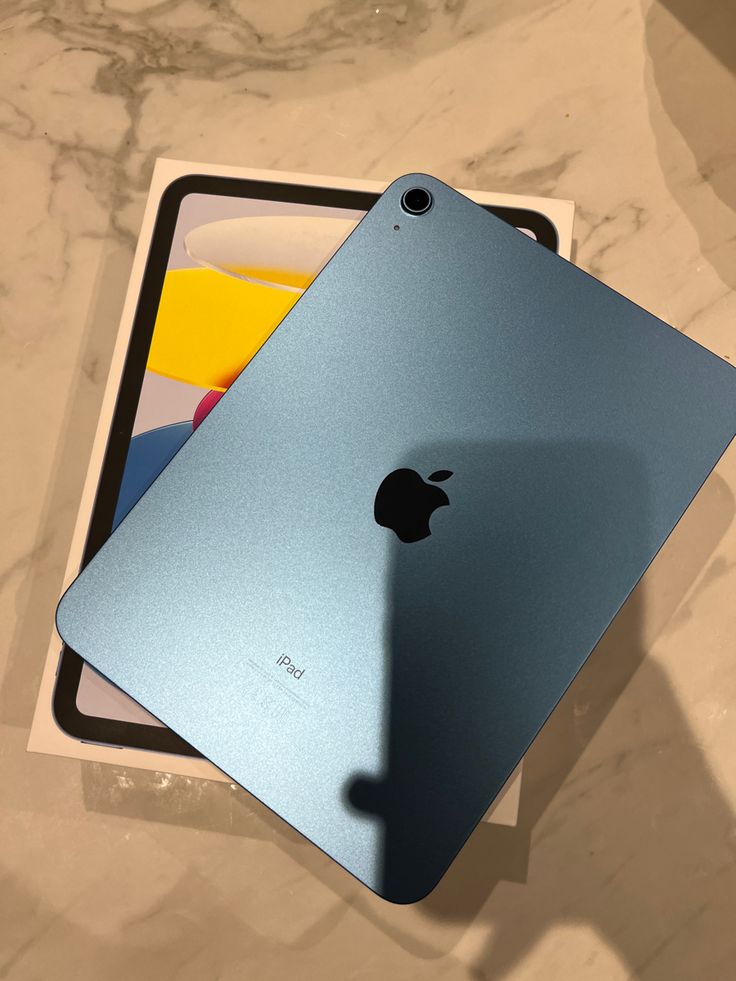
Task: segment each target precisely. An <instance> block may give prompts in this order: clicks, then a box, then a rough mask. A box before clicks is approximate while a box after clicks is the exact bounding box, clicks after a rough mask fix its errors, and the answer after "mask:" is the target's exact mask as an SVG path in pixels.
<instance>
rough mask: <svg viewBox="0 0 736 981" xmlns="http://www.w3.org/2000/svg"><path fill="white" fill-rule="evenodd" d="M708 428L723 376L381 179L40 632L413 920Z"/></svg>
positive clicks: (557, 268) (482, 232)
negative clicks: (406, 909)
mask: <svg viewBox="0 0 736 981" xmlns="http://www.w3.org/2000/svg"><path fill="white" fill-rule="evenodd" d="M735 430H736V373H735V372H734V369H733V368H732V367H731V366H730V365H728V364H727V363H726V362H724V361H722V360H720V359H719V358H718V357H716V356H715V355H713V354H711V353H710V352H708V351H707V350H705V349H704V348H702V347H700V346H699V345H697V344H696V343H694V342H693V341H691V340H690V339H688V338H687V337H685V336H683V335H681V334H679V333H678V332H677V331H676V330H674V329H672V328H671V327H668V326H667V325H666V324H664V323H662V322H661V321H659V320H657V319H656V318H655V317H653V316H651V315H649V314H647V313H646V312H644V311H643V310H641V309H640V308H638V307H637V306H635V305H634V304H632V303H630V302H629V301H627V300H625V299H624V298H623V297H621V296H619V295H618V294H616V293H615V292H613V291H612V290H610V289H608V288H607V287H605V286H603V285H601V284H600V283H598V282H597V281H596V280H594V279H593V278H591V277H590V276H588V275H586V274H585V273H583V272H581V271H580V270H578V269H576V268H575V267H574V266H572V265H570V264H569V263H567V262H565V261H564V260H563V259H560V258H559V257H558V256H556V255H554V254H553V253H552V252H549V251H547V250H544V249H540V248H539V247H538V246H537V245H536V244H535V243H534V242H532V241H530V240H529V239H528V238H527V237H526V236H524V235H523V234H521V233H519V232H518V231H517V230H515V229H514V228H511V227H509V226H508V225H506V224H504V223H503V222H502V221H500V220H498V219H497V218H495V217H494V216H492V215H489V214H488V213H486V212H485V211H483V209H481V208H480V207H478V206H477V205H475V204H473V203H472V202H471V201H469V200H468V199H467V198H465V197H463V196H462V195H460V194H458V193H457V192H455V191H453V190H451V189H450V188H448V187H447V186H445V185H444V184H442V183H440V182H439V181H437V180H435V179H433V178H430V177H428V176H425V175H420V174H412V175H408V176H406V177H402V178H400V179H399V180H397V181H395V182H394V183H393V184H392V185H391V186H390V187H389V188H388V189H387V190H386V192H385V193H384V194H383V195H382V197H381V198H380V200H379V201H378V202H377V203H376V204H375V205H374V206H373V208H372V209H371V210H370V211H369V212H368V214H367V215H366V216H365V218H363V220H362V221H361V222H360V223H359V224H358V226H357V228H356V229H355V230H354V231H353V232H352V234H350V236H349V237H348V238H347V240H346V241H345V243H344V244H343V246H342V247H341V248H340V249H339V250H338V252H337V253H336V254H335V256H334V257H333V258H332V259H331V260H330V262H329V263H328V264H327V266H326V267H325V268H324V269H323V271H322V272H321V273H320V274H319V276H318V277H317V279H316V280H315V281H314V283H313V284H312V285H311V286H310V287H309V288H308V289H307V290H306V292H305V293H304V294H303V295H302V296H301V297H300V298H299V299H298V301H297V302H296V304H295V305H294V306H293V307H292V308H291V310H290V312H289V313H288V314H287V316H286V317H285V319H284V320H283V321H282V322H281V324H280V326H279V327H278V328H277V329H276V330H275V331H274V333H273V334H271V336H270V337H269V339H268V340H267V341H266V343H265V344H264V345H263V346H262V347H261V348H260V350H259V351H258V353H257V354H256V355H255V356H254V358H253V359H252V361H251V362H250V363H249V364H248V366H247V367H246V368H245V370H244V371H243V372H242V373H241V374H240V375H239V376H238V377H237V378H236V380H235V381H234V382H233V384H232V385H230V386H229V388H228V389H227V391H226V393H225V394H224V395H223V397H222V398H220V399H219V401H218V402H217V404H216V405H215V406H214V408H212V409H211V411H210V412H209V413H208V414H207V415H206V417H205V418H204V419H203V421H202V422H201V423H200V425H199V426H198V427H197V429H196V431H195V432H194V434H193V435H192V436H191V437H190V438H189V439H188V440H187V441H186V442H185V443H184V445H183V447H182V448H181V449H180V451H179V452H178V453H177V454H176V455H175V456H174V457H173V459H172V461H171V462H170V463H169V465H168V466H167V467H166V469H165V470H164V471H163V473H162V474H161V475H160V476H159V477H158V479H157V480H156V481H155V482H154V483H153V485H152V486H151V487H150V489H149V490H148V491H147V492H146V493H145V494H144V496H143V497H142V498H141V499H140V501H139V502H138V503H137V504H136V505H135V506H134V507H133V508H132V510H131V511H130V512H129V513H128V514H127V516H126V517H125V518H124V520H123V521H122V522H121V524H120V525H119V526H118V528H117V530H116V531H115V532H114V534H113V535H112V537H111V538H110V539H109V540H108V541H107V542H106V544H105V545H104V546H103V547H102V548H101V549H100V551H99V552H98V553H97V555H96V556H95V557H94V558H93V559H92V561H91V562H90V564H89V565H88V566H87V567H86V568H85V570H84V571H83V572H82V573H81V575H80V576H79V578H78V579H77V580H76V582H75V583H74V584H73V585H72V586H71V587H70V589H69V590H68V591H67V592H66V594H65V595H64V597H63V599H62V601H61V603H60V605H59V609H58V612H57V624H58V628H59V632H60V634H61V636H62V637H63V638H64V640H65V641H66V642H67V644H69V645H70V646H71V647H72V648H73V649H74V650H75V651H76V652H77V653H78V654H79V655H80V656H81V657H83V658H84V659H85V660H87V661H88V662H89V663H90V664H92V665H93V666H94V667H95V668H96V669H97V670H98V671H100V672H101V673H102V674H103V675H105V676H106V677H108V678H109V679H110V680H111V681H113V682H114V683H115V684H116V685H118V686H119V687H120V688H122V689H124V690H125V691H126V692H128V693H129V694H130V695H131V696H132V697H133V698H135V699H136V700H137V701H138V702H140V703H141V704H142V705H143V706H144V707H145V708H146V709H147V710H148V711H149V712H151V713H152V714H153V715H154V716H155V717H157V718H158V719H160V720H161V721H162V722H164V723H165V724H166V725H167V726H169V727H170V728H171V729H173V730H174V731H175V732H176V733H178V734H179V735H180V736H181V737H182V738H183V739H184V740H186V741H187V742H188V743H190V744H191V745H192V746H193V747H195V748H196V749H197V750H198V751H199V752H201V753H202V754H203V755H205V756H206V757H208V758H209V759H210V760H212V761H213V762H214V763H215V764H216V765H217V766H219V767H220V768H221V769H222V770H224V771H225V773H227V774H228V775H229V776H231V777H232V778H233V779H234V780H236V781H237V782H238V783H240V784H241V785H242V786H243V787H245V788H246V789H247V790H248V791H250V792H251V793H252V794H254V795H255V796H256V797H258V798H259V799H260V800H262V801H263V802H264V803H265V804H267V805H268V806H269V807H270V808H272V809H273V810H274V811H275V812H276V813H277V814H279V815H280V816H281V817H282V818H284V820H286V821H288V822H289V823H290V824H291V825H293V826H294V827H295V828H296V829H297V830H299V831H300V832H301V833H302V834H304V835H305V836H306V837H307V838H309V839H310V840H311V841H313V842H314V843H315V844H316V845H317V846H319V847H320V848H321V849H323V850H324V851H325V852H326V853H327V854H329V855H330V856H331V857H332V858H334V859H335V861H337V862H339V863H340V864H341V865H342V866H344V868H346V869H347V870H348V871H349V872H351V873H352V874H353V875H355V876H356V877H357V878H358V879H360V880H361V881H362V882H364V883H365V884H366V885H367V886H368V887H369V888H371V889H373V890H374V891H375V892H377V893H379V894H380V895H381V896H383V897H385V898H386V899H389V900H392V901H394V902H403V903H406V902H413V901H416V900H418V899H420V898H421V897H423V896H424V895H426V894H427V893H428V892H429V891H430V890H431V889H432V888H433V887H434V885H435V884H436V883H437V882H438V881H439V879H440V878H441V876H442V875H443V873H444V872H445V870H446V869H447V868H448V866H449V864H450V863H451V861H452V859H453V858H454V856H455V855H456V854H457V852H458V851H459V849H460V848H461V847H462V845H463V843H464V842H465V841H466V839H467V838H468V836H469V835H470V833H471V832H472V830H473V828H474V827H475V825H476V824H477V822H478V821H479V820H480V819H481V818H482V816H483V814H484V813H485V811H486V810H487V808H488V806H489V804H490V803H491V801H492V800H493V798H494V797H495V796H496V794H497V793H498V791H499V790H500V789H501V787H502V786H503V784H504V783H505V782H506V780H507V778H508V777H509V775H510V773H511V772H512V770H513V769H514V767H515V766H516V764H517V762H518V761H519V760H520V759H521V757H522V756H523V755H524V753H525V751H526V750H527V748H528V746H529V744H530V742H531V741H532V740H533V739H534V737H535V735H536V734H537V732H538V731H539V729H540V727H541V726H542V725H543V724H544V721H545V720H546V718H547V717H548V715H549V714H550V712H551V711H552V710H553V708H554V706H555V705H556V703H557V702H558V700H559V699H560V697H561V696H562V694H563V693H564V691H565V689H566V688H567V687H568V685H569V684H570V682H571V681H572V679H573V678H574V676H575V674H576V673H577V671H578V670H579V669H580V667H581V666H582V664H583V663H584V662H585V660H586V658H587V657H588V655H589V654H590V652H591V650H592V649H593V647H594V646H595V644H596V643H597V641H598V640H599V638H600V637H601V635H602V633H603V632H604V631H605V629H606V628H607V626H608V625H609V623H610V622H611V620H612V619H613V617H614V616H615V615H616V612H617V611H618V609H619V608H620V606H621V604H622V603H623V602H624V600H625V599H626V597H627V596H628V594H629V592H630V591H631V590H632V588H633V587H634V585H635V584H636V582H637V581H638V580H639V578H640V577H641V575H642V573H643V572H644V570H645V569H646V567H647V565H648V564H649V563H650V561H651V560H652V558H653V557H654V555H655V554H656V552H657V551H658V550H659V548H660V547H661V545H662V543H663V542H664V540H665V539H666V538H667V536H668V535H669V533H670V532H671V530H672V528H673V527H674V526H675V524H676V523H677V521H678V520H679V518H680V516H681V515H682V513H683V511H684V510H685V509H686V508H687V506H688V504H689V503H690V501H691V500H692V498H693V496H694V495H695V494H696V493H697V490H698V488H699V487H700V485H701V484H702V482H703V481H704V480H705V478H706V476H707V475H708V473H709V472H710V470H711V469H712V468H713V466H714V465H715V463H716V461H717V460H718V458H719V457H720V455H721V454H722V453H723V451H724V450H725V448H726V447H727V445H728V444H729V442H730V441H731V439H732V438H733V435H734V431H735ZM203 474H207V475H208V479H207V480H203V479H202V475H203Z"/></svg>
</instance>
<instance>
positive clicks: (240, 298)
mask: <svg viewBox="0 0 736 981" xmlns="http://www.w3.org/2000/svg"><path fill="white" fill-rule="evenodd" d="M231 271H232V272H234V273H239V274H240V275H245V276H251V277H253V278H254V279H259V280H263V281H266V282H269V283H274V284H279V285H280V286H287V287H292V289H293V288H297V289H299V290H303V289H305V288H306V287H307V286H308V285H309V283H310V281H311V279H312V278H313V277H311V276H309V275H307V274H305V273H299V272H293V271H289V270H283V269H250V268H248V269H246V268H244V267H233V268H232V270H231ZM299 296H300V293H297V292H292V291H290V290H288V289H279V288H278V287H277V286H273V287H272V286H262V285H259V284H257V283H252V282H247V281H246V280H244V279H239V278H238V277H237V276H229V275H227V273H225V272H219V271H217V270H215V269H205V268H196V269H169V270H168V272H167V273H166V276H165V278H164V285H163V289H162V291H161V299H160V302H159V308H158V315H157V317H156V327H155V330H154V333H153V340H152V343H151V349H150V351H149V355H148V365H147V367H148V368H149V369H150V370H151V371H155V372H156V373H157V374H160V375H166V377H167V378H173V379H175V380H176V381H181V382H187V383H188V384H190V385H197V386H199V387H200V388H210V389H215V390H216V391H218V392H224V391H225V390H226V389H227V388H228V387H229V385H230V384H232V382H233V380H234V379H235V378H236V377H237V375H238V374H239V373H240V372H241V371H242V370H243V368H244V367H245V366H246V365H247V364H248V362H249V361H250V359H251V358H252V357H253V356H254V354H256V352H257V351H258V349H259V348H260V347H261V345H262V344H264V343H265V341H267V340H268V338H269V337H270V335H271V334H272V333H273V331H274V330H275V328H276V327H278V325H279V323H280V322H281V321H282V320H283V318H284V317H285V316H286V314H287V313H288V312H289V310H290V309H291V308H292V307H293V305H294V304H295V303H296V301H297V300H298V299H299Z"/></svg>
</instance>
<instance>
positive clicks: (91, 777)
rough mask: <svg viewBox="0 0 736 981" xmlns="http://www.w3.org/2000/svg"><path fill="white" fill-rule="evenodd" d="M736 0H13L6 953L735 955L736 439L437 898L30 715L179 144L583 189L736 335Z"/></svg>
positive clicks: (606, 223)
mask: <svg viewBox="0 0 736 981" xmlns="http://www.w3.org/2000/svg"><path fill="white" fill-rule="evenodd" d="M734 36H736V6H735V5H734V3H733V0H721V2H720V3H718V4H716V3H710V4H708V3H705V4H704V3H702V0H658V2H652V0H618V2H615V3H610V2H604V0H493V2H490V0H402V2H399V0H389V2H382V0H374V2H373V3H367V2H364V0H332V2H329V3H324V2H322V0H309V2H295V0H271V2H270V3H268V4H258V3H255V2H249V3H245V2H239V0H161V2H159V3H146V2H144V0H57V2H54V3H52V2H50V0H36V2H33V3H22V2H15V0H5V2H4V3H2V4H1V5H0V93H1V95H0V173H2V176H3V180H2V184H1V185H0V202H1V203H2V231H1V232H0V256H1V260H0V372H1V373H2V374H1V376H0V377H1V384H0V392H1V397H2V403H1V404H0V420H1V424H2V432H3V435H2V442H1V443H0V475H1V479H2V493H1V494H0V509H1V510H0V515H1V520H2V542H3V547H2V551H1V552H0V589H1V592H0V631H1V639H0V784H1V785H2V787H3V790H2V793H1V794H0V977H7V978H13V979H15V978H18V979H26V978H28V979H35V978H41V977H43V978H47V977H53V978H74V979H75V981H85V979H100V978H111V979H118V978H120V979H129V978H131V977H135V978H138V979H140V981H146V979H149V978H150V979H157V981H159V979H169V978H171V979H181V981H189V979H197V981H200V979H214V978H218V979H241V978H258V979H281V978H286V977H293V978H299V979H311V978H314V979H324V978H329V977H335V978H355V979H373V978H376V979H379V978H380V979H383V978H386V977H389V978H402V979H410V978H420V977H421V978H443V979H481V978H485V979H496V978H512V979H515V981H516V979H532V978H534V979H536V978H544V979H545V981H563V979H564V981H567V979H570V978H594V979H596V981H618V979H623V978H630V977H635V978H644V979H647V981H653V979H663V981H664V979H667V981H673V979H680V978H683V979H691V978H697V979H710V978H718V979H721V978H726V977H731V976H733V974H734V970H736V968H735V967H734V965H736V934H735V933H734V931H733V927H732V921H733V910H734V908H736V862H735V859H736V821H735V820H734V808H735V807H736V766H735V765H734V759H736V753H735V752H734V750H735V749H736V709H735V708H734V706H735V705H736V667H735V666H734V660H735V659H734V655H735V654H736V641H735V640H734V638H735V637H736V606H735V605H734V602H733V596H734V592H735V590H736V523H734V513H735V512H736V503H735V501H736V446H732V447H731V449H730V450H729V451H727V453H726V454H725V456H724V457H723V459H722V461H721V463H720V464H719V466H718V467H717V469H716V471H715V472H714V473H713V475H712V476H711V477H710V478H709V480H708V481H707V483H706V484H705V486H704V488H703V490H702V492H701V494H700V495H699V497H698V499H697V500H696V502H695V504H694V505H693V506H692V507H691V509H690V510H689V511H688V513H687V514H686V516H685V518H684V519H683V521H682V522H681V524H680V526H679V527H678V529H677V530H676V531H675V533H674V534H673V535H672V536H671V538H670V540H669V542H668V543H667V545H666V546H665V548H664V549H663V550H662V552H661V553H660V555H659V556H658V558H657V559H656V561H655V563H654V564H653V566H652V567H651V569H650V570H649V572H648V573H647V575H646V577H645V580H644V581H643V583H642V584H641V586H640V588H638V589H637V591H636V593H635V594H634V595H633V596H632V598H631V600H630V602H629V603H628V604H627V606H626V607H625V609H624V611H623V613H622V614H621V615H620V616H619V618H618V619H617V621H616V623H615V624H614V626H613V627H612V628H611V630H610V631H609V633H608V635H607V636H606V638H605V639H604V641H603V642H602V644H601V645H600V647H599V649H598V650H597V651H596V653H595V654H594V656H593V657H592V658H591V660H590V661H589V663H588V665H587V666H586V668H585V669H584V671H583V672H582V674H581V675H580V677H579V678H578V680H577V681H576V683H575V684H574V686H573V687H572V689H571V690H570V692H569V693H568V695H567V696H566V698H565V699H564V701H563V703H562V704H561V705H560V707H559V708H558V710H557V711H556V712H555V714H554V716H553V718H552V720H551V721H550V723H549V724H548V726H547V727H546V728H545V730H544V732H543V734H542V735H541V736H540V738H539V739H538V740H537V742H536V744H535V745H534V747H533V749H532V751H531V753H530V754H529V756H528V758H527V764H526V770H525V777H524V787H523V791H522V801H521V820H520V825H519V827H518V828H515V829H509V828H502V827H494V826H490V825H489V826H483V827H481V828H479V829H478V832H477V833H476V834H475V835H474V837H473V838H472V839H471V841H470V843H469V844H468V846H467V847H466V848H465V850H464V851H463V853H462V855H461V857H460V858H459V859H458V861H457V862H456V864H455V866H454V867H453V869H452V870H451V872H450V873H449V874H448V876H447V877H446V879H445V880H444V881H443V883H442V884H441V885H440V887H439V888H438V889H437V890H436V891H435V892H434V893H433V894H432V895H431V896H430V897H429V898H428V899H427V900H426V901H424V902H423V903H420V904H418V905H417V906H415V907H406V908H398V907H391V906H388V905H386V904H384V903H381V902H380V901H379V900H376V899H374V898H373V897H371V896H370V895H369V894H368V893H367V892H366V891H365V890H364V889H362V888H361V887H359V886H357V885H356V884H355V883H354V882H353V881H352V880H350V879H349V878H348V877H347V876H346V875H345V874H344V873H342V872H341V871H340V870H339V869H337V868H336V867H335V866H334V865H333V864H332V863H330V862H329V861H328V860H327V859H324V858H323V857H321V856H320V854H319V853H318V852H317V851H316V850H315V849H314V848H312V847H311V846H309V845H307V844H305V843H304V842H303V841H302V840H301V839H300V838H298V836H296V835H294V834H292V833H289V832H288V831H284V828H283V826H282V825H281V824H280V822H278V821H277V820H276V819H275V818H273V817H270V816H269V814H268V813H267V812H266V811H265V810H263V809H261V808H258V807H256V806H254V805H253V804H252V803H248V802H247V801H246V799H245V798H244V797H243V795H241V794H238V793H234V792H233V791H231V790H230V789H229V788H228V786H227V785H217V786H215V785H213V784H209V783H196V782H193V781H190V780H187V779H185V778H171V777H167V776H166V775H162V774H158V775H157V774H141V773H140V772H139V771H133V770H129V771H125V770H123V769H120V768H117V769H116V768H114V767H109V766H103V765H96V764H90V763H87V764H80V763H79V762H75V761H70V760H61V759H57V758H50V757H42V756H31V755H28V754H26V753H25V743H26V738H27V730H28V726H29V723H30V717H31V712H32V707H33V701H34V697H35V689H36V686H37V683H38V677H39V672H40V669H41V665H42V662H43V657H44V654H45V648H46V641H47V634H48V629H49V624H50V622H51V617H52V613H53V608H54V605H55V598H56V593H57V590H58V588H59V583H60V580H61V575H62V568H63V563H64V558H65V553H66V550H67V546H68V542H69V538H70V535H71V529H72V522H73V517H74V512H75V509H76V505H77V500H78V497H79V493H80V489H81V481H82V476H83V473H84V470H85V461H86V457H87V454H88V452H89V447H90V443H91V440H92V436H93V431H94V425H95V418H96V414H97V410H98V407H99V401H100V398H101V393H102V387H103V383H104V379H105V372H106V365H107V364H108V361H109V357H110V352H111V345H112V341H113V338H114V334H115V330H116V326H117V317H118V314H119V311H120V306H121V303H122V296H123V292H124V287H125V283H126V278H127V274H128V271H129V267H130V262H131V257H132V249H133V245H134V242H135V237H136V232H137V228H138V224H139V221H140V216H141V212H142V207H143V201H144V196H145V190H146V186H147V182H148V179H149V175H150V172H151V166H152V161H153V159H154V158H155V157H156V156H157V155H167V156H172V157H179V158H184V159H187V158H188V159H206V160H212V161H214V162H224V163H233V164H243V165H250V166H261V167H277V168H283V169H288V170H307V171H311V172H322V173H336V174H343V175H352V176H361V177H363V176H364V177H374V178H382V179H384V178H385V179H389V178H391V177H394V176H396V175H398V174H399V173H401V172H403V171H407V170H411V169H425V170H429V171H431V172H433V173H435V174H436V175H437V176H438V177H441V178H443V179H445V180H447V181H450V182H454V183H456V184H458V185H464V186H467V187H472V186H478V187H484V188H489V189H494V190H500V191H512V192H513V191H518V192H528V193H541V194H549V195H555V196H559V197H563V198H572V199H574V200H575V201H576V202H577V203H578V208H579V210H578V217H577V226H576V238H577V252H576V259H577V262H578V263H579V264H580V265H581V266H582V267H583V268H585V269H588V270H590V271H591V272H593V273H594V274H595V275H596V276H598V277H599V278H601V279H602V280H604V281H605V282H606V283H609V284H610V285H611V286H613V287H615V288H616V289H618V290H621V291H622V292H624V293H626V294H627V295H628V296H630V297H632V298H633V299H634V300H636V301H637V302H638V303H640V304H642V305H643V306H645V307H647V308H648V309H650V310H652V311H653V312H654V313H656V314H658V315H660V316H662V317H663V318H665V319H666V320H668V321H669V322H670V323H672V324H673V325H674V326H676V327H677V328H678V329H680V330H682V331H685V332H686V333H688V334H689V335H690V336H691V337H693V338H695V339H696V340H698V341H699V342H701V343H702V344H704V345H706V346H707V347H709V348H711V349H712V350H713V351H715V352H717V353H718V354H719V355H721V356H723V357H727V358H730V359H731V360H733V361H736V335H735V333H734V327H733V324H734V320H735V318H736V222H735V216H734V211H735V210H736V136H735V134H734V127H733V113H732V111H731V110H732V107H733V105H734V104H736V81H735V80H734V71H735V70H736V53H735V49H734V46H733V38H734Z"/></svg>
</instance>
